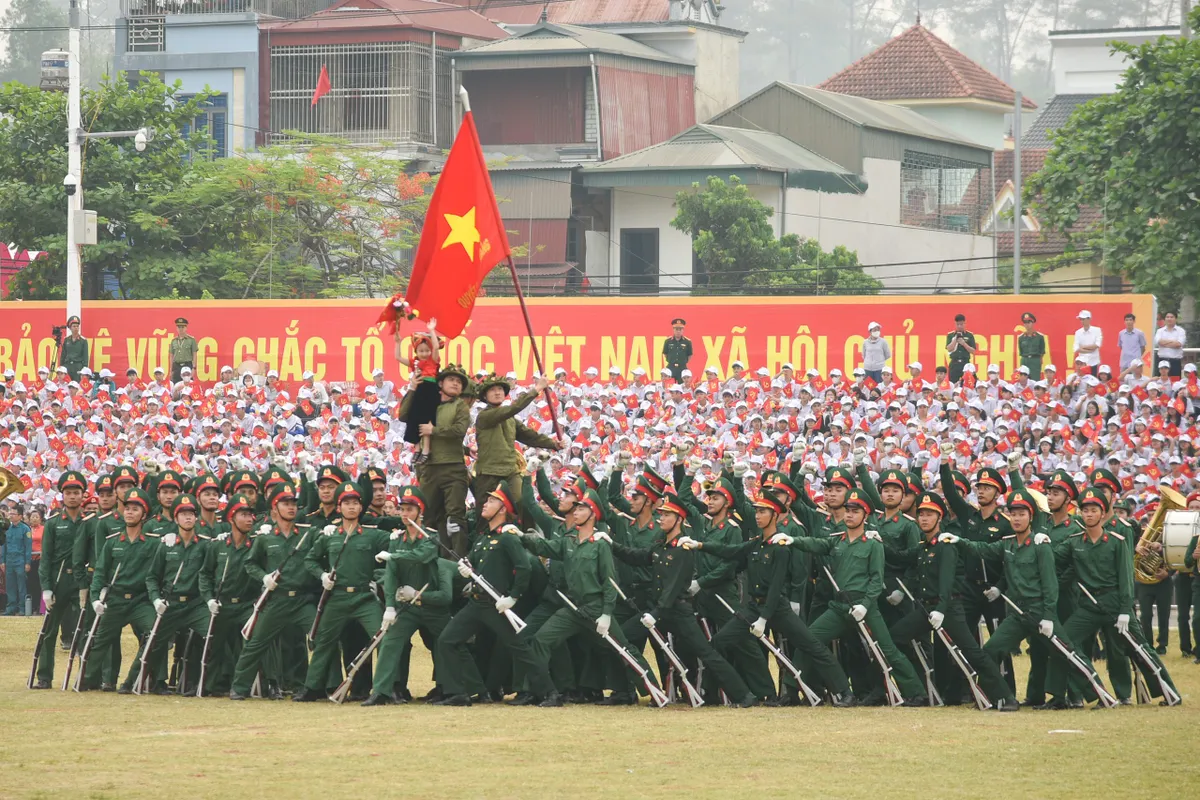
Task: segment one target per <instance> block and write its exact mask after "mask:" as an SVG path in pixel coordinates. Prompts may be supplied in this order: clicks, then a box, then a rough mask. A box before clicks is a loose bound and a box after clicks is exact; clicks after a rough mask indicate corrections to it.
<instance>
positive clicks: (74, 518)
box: [33, 471, 88, 689]
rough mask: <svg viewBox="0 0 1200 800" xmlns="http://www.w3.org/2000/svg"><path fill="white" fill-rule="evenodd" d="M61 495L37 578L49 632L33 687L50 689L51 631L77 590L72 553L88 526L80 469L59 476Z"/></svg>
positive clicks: (46, 532)
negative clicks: (61, 503) (60, 502)
mask: <svg viewBox="0 0 1200 800" xmlns="http://www.w3.org/2000/svg"><path fill="white" fill-rule="evenodd" d="M58 490H59V491H60V492H62V496H63V510H62V513H61V514H57V515H55V516H54V517H52V518H51V519H50V521H49V522H47V523H46V525H45V528H44V529H43V532H42V559H41V562H40V563H39V565H38V579H39V580H40V581H41V583H42V599H43V600H45V601H46V615H47V616H48V617H49V618H50V619H49V620H47V621H45V622H44V623H43V624H44V625H46V626H47V627H46V629H47V630H48V631H50V632H51V635H49V636H47V637H46V638H45V640H44V641H43V642H42V652H41V654H40V655H39V656H38V671H37V680H36V681H35V682H34V684H33V688H34V689H49V688H50V684H51V682H52V681H53V680H54V640H55V638H57V637H56V636H54V635H53V634H54V632H55V631H57V630H58V626H59V623H60V621H61V620H62V619H63V616H64V615H65V614H66V613H67V612H68V610H69V609H70V608H71V607H72V605H73V604H74V602H75V596H74V595H75V593H76V589H77V585H76V580H75V575H74V571H75V570H74V565H73V561H74V558H73V553H74V547H75V541H76V539H77V538H82V537H84V536H86V535H87V528H88V525H87V523H86V522H85V521H84V518H83V493H84V492H85V491H86V490H87V480H86V479H85V478H84V477H83V475H82V474H81V473H79V472H75V471H69V472H64V473H63V474H62V475H61V476H59V479H58Z"/></svg>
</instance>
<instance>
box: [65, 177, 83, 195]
mask: <svg viewBox="0 0 1200 800" xmlns="http://www.w3.org/2000/svg"><path fill="white" fill-rule="evenodd" d="M63 188H64V189H66V190H67V196H68V197H70V196H72V195H73V194H75V190H76V189H78V188H79V178H76V177H75V176H74V175H71V174H70V173H68V174H67V176H66V177H65V178H63Z"/></svg>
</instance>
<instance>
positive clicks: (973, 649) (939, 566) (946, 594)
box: [890, 492, 1020, 711]
mask: <svg viewBox="0 0 1200 800" xmlns="http://www.w3.org/2000/svg"><path fill="white" fill-rule="evenodd" d="M945 518H946V501H945V500H943V499H942V497H941V496H940V495H936V494H933V493H932V492H925V493H923V494H922V495H921V496H920V498H919V500H918V501H917V525H918V527H919V528H920V531H921V542H920V544H919V545H918V555H917V561H916V565H915V566H914V568H913V570H912V584H911V586H909V591H911V592H913V593H914V594H913V596H914V597H915V598H916V600H917V605H916V606H913V607H911V608H910V610H909V612H908V614H907V615H906V616H905V617H903V618H902V619H901V620H899V621H898V622H897V623H895V624H894V625H892V626H891V627H890V631H891V634H892V639H893V640H895V641H901V642H904V641H909V640H911V639H915V638H918V637H920V638H921V639H928V638H929V632H930V631H931V630H938V629H942V630H944V631H945V632H946V635H947V636H948V637H949V639H950V641H951V643H953V644H954V646H955V647H957V648H958V649H959V651H960V652H961V653H962V655H963V657H964V658H966V660H967V661H968V662H969V663H970V665H971V666H972V667H973V668H974V670H975V673H976V675H977V676H978V680H979V687H980V688H981V689H982V690H983V692H984V694H986V695H987V696H988V699H989V700H991V701H992V703H993V704H994V705H995V707H996V709H997V710H998V711H1016V710H1018V708H1019V707H1020V706H1019V705H1018V703H1017V698H1016V697H1015V696H1014V694H1013V692H1012V690H1011V689H1010V688H1009V687H1008V685H1007V684H1006V683H1005V682H1004V678H1003V677H1002V676H1001V675H1000V668H999V667H998V666H997V665H996V662H995V661H993V660H992V659H991V658H989V657H988V656H987V655H986V654H985V653H984V652H983V648H982V647H980V646H979V642H977V641H976V640H975V634H974V632H973V631H972V630H971V627H970V626H969V625H968V624H967V617H966V614H965V613H964V612H963V598H964V597H966V596H967V594H968V593H969V585H968V583H967V573H966V569H965V568H964V566H963V563H962V561H961V560H960V559H959V557H958V549H957V548H956V547H955V546H954V545H952V544H941V543H939V542H938V537H939V536H941V534H942V520H943V519H945ZM907 585H908V584H906V586H907ZM934 665H935V666H934V669H935V672H936V675H937V677H938V678H939V681H938V682H939V684H940V686H941V689H942V694H943V696H944V697H945V698H946V699H947V701H948V702H949V703H950V704H952V705H957V701H958V698H959V697H961V695H962V690H961V685H962V680H963V676H962V673H961V672H960V671H959V668H958V667H957V666H956V665H955V664H954V662H953V660H952V659H951V658H950V657H949V653H948V652H947V651H946V649H945V647H935V648H934Z"/></svg>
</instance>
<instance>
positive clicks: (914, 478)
mask: <svg viewBox="0 0 1200 800" xmlns="http://www.w3.org/2000/svg"><path fill="white" fill-rule="evenodd" d="M905 491H906V492H908V493H909V494H922V493H924V491H925V483H924V482H923V481H922V480H921V476H920V475H919V474H918V473H916V472H910V473H908V487H907V488H906V489H905Z"/></svg>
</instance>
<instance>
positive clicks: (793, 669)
mask: <svg viewBox="0 0 1200 800" xmlns="http://www.w3.org/2000/svg"><path fill="white" fill-rule="evenodd" d="M713 596H714V597H716V598H717V600H718V601H720V603H721V605H723V606H725V609H726V610H727V611H728V612H729V613H730V614H733V615H734V616H735V617H737V618H738V619H740V620H741V621H742V622H744V623H746V624H747V625H751V626H752V625H753V624H754V622H753V621H752V620H750V619H748V618H747V617H746V615H745V614H741V613H739V612H737V611H735V610H734V609H733V606H731V605H729V603H727V602H725V598H724V597H721V595H719V594H717V593H716V592H713ZM755 638H757V639H758V641H759V643H761V644H762V646H763V647H765V648H766V649H767V652H768V653H770V654H771V655H773V656H775V660H776V661H777V662H778V663H779V666H780V667H781V668H782V669H786V670H787V671H788V672H790V673H792V677H793V678H795V679H796V684H797V685H798V686H799V687H800V691H802V692H804V699H806V700H808V704H809V705H810V706H818V705H820V704H821V696H820V695H818V694H817V693H816V692H814V691H813V690H812V687H811V686H809V685H808V684H807V683H805V682H804V679H803V678H801V677H800V670H799V668H798V667H797V666H796V665H795V664H793V663H792V660H791V659H790V658H788V657H787V656H785V655H784V654H783V651H782V650H780V649H779V648H778V647H777V646H776V645H775V643H774V642H772V641H771V640H770V639H768V638H767V637H766V636H757V637H755Z"/></svg>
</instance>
